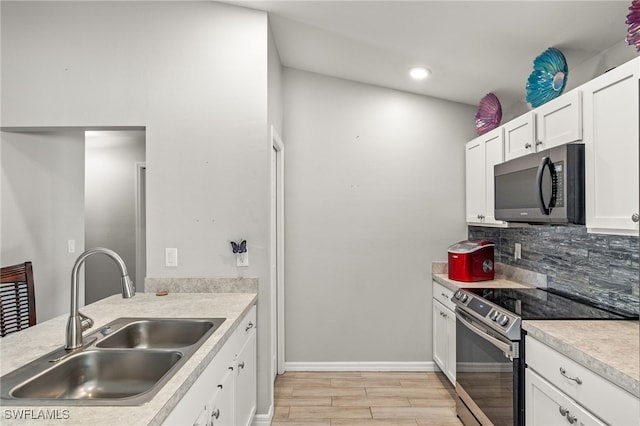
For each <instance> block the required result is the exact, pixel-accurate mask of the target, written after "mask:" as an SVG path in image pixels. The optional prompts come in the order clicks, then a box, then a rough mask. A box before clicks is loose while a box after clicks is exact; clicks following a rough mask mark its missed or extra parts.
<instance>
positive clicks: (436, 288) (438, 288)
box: [433, 281, 456, 311]
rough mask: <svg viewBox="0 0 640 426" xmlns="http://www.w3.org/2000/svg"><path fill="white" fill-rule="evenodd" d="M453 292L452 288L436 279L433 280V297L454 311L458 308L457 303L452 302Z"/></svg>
mask: <svg viewBox="0 0 640 426" xmlns="http://www.w3.org/2000/svg"><path fill="white" fill-rule="evenodd" d="M453 293H454V292H453V291H452V290H449V289H448V288H447V287H445V286H443V285H442V284H439V283H437V282H435V281H434V282H433V298H434V299H436V300H437V301H438V302H440V303H442V304H443V305H444V306H445V307H446V308H449V309H451V310H452V311H453V310H455V308H456V305H455V304H454V303H453V302H452V297H453Z"/></svg>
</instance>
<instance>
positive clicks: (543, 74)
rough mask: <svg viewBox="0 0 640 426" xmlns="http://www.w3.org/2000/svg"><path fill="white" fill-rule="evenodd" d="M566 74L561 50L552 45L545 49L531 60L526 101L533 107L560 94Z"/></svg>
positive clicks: (564, 60)
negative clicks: (531, 67) (531, 68)
mask: <svg viewBox="0 0 640 426" xmlns="http://www.w3.org/2000/svg"><path fill="white" fill-rule="evenodd" d="M568 74H569V69H568V67H567V60H566V59H565V57H564V55H563V54H562V52H561V51H559V50H558V49H556V48H554V47H551V48H549V49H547V50H545V51H544V52H543V53H542V54H541V55H540V56H538V57H537V58H536V59H535V60H534V61H533V72H531V74H530V75H529V79H528V80H527V102H529V103H530V104H531V106H532V107H534V108H535V107H539V106H540V105H542V104H544V103H546V102H549V101H550V100H551V99H554V98H557V97H558V96H560V95H561V94H562V92H563V90H564V88H565V86H566V85H567V75H568Z"/></svg>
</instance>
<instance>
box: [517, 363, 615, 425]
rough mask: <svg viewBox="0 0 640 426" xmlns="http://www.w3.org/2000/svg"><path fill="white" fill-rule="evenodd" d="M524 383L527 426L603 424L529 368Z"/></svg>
mask: <svg viewBox="0 0 640 426" xmlns="http://www.w3.org/2000/svg"><path fill="white" fill-rule="evenodd" d="M525 383H526V389H525V407H526V422H525V423H526V424H527V425H528V426H536V425H539V426H556V425H557V426H565V425H566V424H567V423H569V424H573V425H576V426H604V425H605V423H603V422H601V421H600V420H598V419H597V418H595V417H594V416H593V415H591V414H590V413H589V412H588V411H586V410H585V409H584V408H582V407H581V406H580V405H578V404H576V403H574V402H573V401H572V400H571V399H570V398H569V397H567V396H566V395H565V394H563V393H562V392H560V391H559V390H558V389H557V388H556V387H554V386H553V385H552V384H551V383H549V382H547V381H546V380H545V379H543V378H542V377H540V376H539V375H537V374H536V373H534V372H533V371H531V369H530V368H527V370H526V373H525Z"/></svg>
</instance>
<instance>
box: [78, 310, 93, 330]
mask: <svg viewBox="0 0 640 426" xmlns="http://www.w3.org/2000/svg"><path fill="white" fill-rule="evenodd" d="M78 316H79V317H80V325H81V327H82V331H85V330H88V329H90V328H91V327H93V320H92V319H91V318H89V317H88V316H86V315H85V314H83V313H82V312H80V311H78Z"/></svg>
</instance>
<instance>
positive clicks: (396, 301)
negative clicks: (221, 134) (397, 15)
mask: <svg viewBox="0 0 640 426" xmlns="http://www.w3.org/2000/svg"><path fill="white" fill-rule="evenodd" d="M426 84H428V83H426ZM284 107H285V117H286V121H285V128H284V140H285V142H286V157H287V160H286V166H285V168H286V169H285V173H286V175H285V180H286V183H285V185H286V205H285V218H286V219H285V220H286V230H285V231H286V235H285V250H286V254H285V259H286V263H285V273H286V280H287V281H286V342H287V348H286V361H287V363H292V362H293V363H303V364H305V363H314V362H317V363H326V362H337V363H343V362H347V363H359V362H374V363H375V362H391V363H403V362H419V363H426V362H429V361H432V353H431V352H432V348H431V275H430V274H431V262H432V261H438V260H445V259H446V250H447V247H448V246H449V245H450V244H452V243H454V242H457V241H459V240H463V239H465V238H466V226H465V219H464V199H465V198H464V176H465V170H464V144H465V143H466V142H467V141H468V140H471V139H472V138H473V137H474V122H473V115H474V108H473V107H471V106H466V105H462V104H456V103H452V102H447V101H442V100H437V99H433V98H428V97H424V96H418V95H412V94H408V93H404V92H399V91H394V90H388V89H383V88H379V87H374V86H369V85H365V84H359V83H354V82H350V81H346V80H340V79H335V78H330V77H325V76H321V75H318V74H311V73H307V72H303V71H298V70H293V69H289V68H285V70H284Z"/></svg>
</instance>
